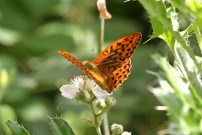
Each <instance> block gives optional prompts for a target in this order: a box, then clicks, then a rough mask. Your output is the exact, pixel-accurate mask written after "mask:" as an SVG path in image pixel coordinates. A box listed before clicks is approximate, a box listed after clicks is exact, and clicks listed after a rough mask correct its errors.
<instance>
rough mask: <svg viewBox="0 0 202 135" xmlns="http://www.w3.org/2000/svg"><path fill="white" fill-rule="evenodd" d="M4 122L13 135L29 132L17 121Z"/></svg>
mask: <svg viewBox="0 0 202 135" xmlns="http://www.w3.org/2000/svg"><path fill="white" fill-rule="evenodd" d="M6 124H7V125H8V127H9V128H10V130H11V131H12V132H13V134H14V135H30V134H29V132H28V131H27V130H26V129H25V128H24V127H23V126H20V125H19V124H18V123H17V122H14V121H11V120H8V121H7V122H6Z"/></svg>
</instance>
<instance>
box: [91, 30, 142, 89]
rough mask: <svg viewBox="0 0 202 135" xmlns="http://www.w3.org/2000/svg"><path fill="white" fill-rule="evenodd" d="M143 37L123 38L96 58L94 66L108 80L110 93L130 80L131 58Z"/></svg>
mask: <svg viewBox="0 0 202 135" xmlns="http://www.w3.org/2000/svg"><path fill="white" fill-rule="evenodd" d="M141 37H142V34H141V33H135V34H130V35H128V36H125V37H122V38H120V39H118V40H117V41H115V42H113V43H112V44H111V45H109V46H108V47H107V48H106V49H104V50H103V51H102V52H101V53H100V54H99V55H98V56H97V57H96V58H95V60H94V64H95V65H96V67H97V68H98V69H99V71H100V72H101V73H102V74H103V76H105V77H106V78H107V79H106V83H107V87H108V90H109V92H111V91H113V90H115V89H117V88H118V86H120V85H121V84H122V83H123V81H124V80H126V79H127V78H128V75H129V74H130V68H131V60H130V58H131V56H132V54H133V53H134V51H135V49H136V47H137V46H138V44H139V43H140V40H141Z"/></svg>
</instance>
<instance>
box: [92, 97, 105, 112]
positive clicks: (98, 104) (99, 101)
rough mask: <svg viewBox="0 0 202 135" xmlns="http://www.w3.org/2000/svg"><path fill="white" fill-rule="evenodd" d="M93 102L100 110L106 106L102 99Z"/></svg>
mask: <svg viewBox="0 0 202 135" xmlns="http://www.w3.org/2000/svg"><path fill="white" fill-rule="evenodd" d="M95 104H96V107H97V108H99V109H100V110H101V109H103V108H104V107H106V104H105V100H104V99H100V100H97V101H96V103H95Z"/></svg>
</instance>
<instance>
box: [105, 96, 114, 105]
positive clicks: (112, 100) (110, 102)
mask: <svg viewBox="0 0 202 135" xmlns="http://www.w3.org/2000/svg"><path fill="white" fill-rule="evenodd" d="M105 103H106V105H107V106H113V105H115V104H116V99H115V98H114V97H107V98H106V99H105Z"/></svg>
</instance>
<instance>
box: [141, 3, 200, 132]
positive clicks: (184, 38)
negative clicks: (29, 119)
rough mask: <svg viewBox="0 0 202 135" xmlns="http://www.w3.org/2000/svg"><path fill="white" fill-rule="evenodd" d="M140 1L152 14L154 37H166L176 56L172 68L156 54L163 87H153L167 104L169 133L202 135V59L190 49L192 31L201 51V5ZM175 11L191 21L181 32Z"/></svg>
mask: <svg viewBox="0 0 202 135" xmlns="http://www.w3.org/2000/svg"><path fill="white" fill-rule="evenodd" d="M140 3H142V5H143V6H144V8H145V9H146V10H147V11H148V13H149V16H150V20H151V24H152V27H153V35H152V37H151V38H154V37H159V38H161V39H163V40H164V41H165V42H166V43H167V45H168V46H169V47H170V49H171V50H172V52H173V54H174V56H175V60H174V62H173V63H174V65H173V67H172V66H171V65H170V64H169V63H168V62H167V60H166V59H165V58H162V57H161V56H160V55H154V56H153V59H154V60H155V62H156V63H157V64H158V65H159V67H160V71H159V72H158V73H154V74H155V75H157V77H158V80H159V85H160V86H159V87H156V88H152V89H151V90H152V92H153V93H154V95H155V96H156V97H157V98H158V99H159V100H160V102H161V103H162V104H163V105H165V106H166V107H167V111H168V114H169V115H168V116H169V119H170V123H169V129H168V133H169V134H190V135H192V134H193V135H199V134H201V133H202V125H201V124H202V123H201V119H202V116H201V114H202V112H201V108H202V100H201V99H202V82H201V76H202V66H201V65H202V63H201V62H202V59H201V57H198V56H197V55H196V54H197V53H196V52H194V51H193V49H192V48H191V46H190V38H189V37H190V34H191V33H194V34H195V35H196V37H197V42H196V43H195V44H194V46H196V47H195V48H198V50H199V52H201V50H202V46H201V38H202V37H201V29H202V27H201V23H199V22H201V21H202V20H201V10H202V4H201V2H199V1H197V0H193V1H186V2H184V1H181V0H178V1H174V0H173V1H172V0H171V1H170V3H167V4H166V3H165V2H164V1H155V0H149V1H147V0H141V1H140ZM176 10H179V11H180V13H182V14H183V15H184V16H185V17H186V18H187V19H189V21H190V22H191V24H190V26H189V27H187V28H186V29H185V30H184V31H180V27H179V26H180V23H179V22H178V19H179V18H178V15H179V13H177V12H176ZM199 15H200V17H199ZM197 46H198V47H197ZM199 55H200V56H201V53H199Z"/></svg>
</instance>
